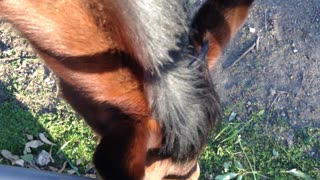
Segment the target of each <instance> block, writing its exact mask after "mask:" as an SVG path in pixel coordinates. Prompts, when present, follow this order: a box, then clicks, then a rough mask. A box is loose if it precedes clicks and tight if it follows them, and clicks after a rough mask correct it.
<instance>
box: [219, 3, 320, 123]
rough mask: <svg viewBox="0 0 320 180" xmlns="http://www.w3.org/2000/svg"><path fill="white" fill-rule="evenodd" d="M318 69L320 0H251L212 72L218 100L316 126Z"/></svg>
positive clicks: (318, 116)
mask: <svg viewBox="0 0 320 180" xmlns="http://www.w3.org/2000/svg"><path fill="white" fill-rule="evenodd" d="M246 51H248V53H247V54H246ZM242 55H243V57H242V58H240V57H241V56H242ZM319 69H320V0H304V1H300V0H256V1H255V3H254V6H253V7H252V10H251V13H250V16H249V19H248V21H247V22H246V24H245V25H244V28H243V29H242V30H241V32H240V33H239V34H238V35H237V37H236V38H235V39H233V42H232V43H231V44H230V45H229V47H228V48H227V49H226V50H225V53H224V56H223V57H222V59H221V61H220V62H219V64H218V65H217V66H216V69H215V71H214V72H213V75H214V79H215V82H216V86H217V91H218V93H219V94H220V97H221V100H222V102H223V103H224V105H226V106H228V105H232V104H233V103H239V102H242V103H243V104H245V106H246V107H247V111H248V112H247V113H248V114H249V113H250V111H252V110H254V109H255V108H264V109H265V110H267V111H270V112H271V111H272V113H271V114H272V116H271V117H270V120H276V119H277V116H281V117H282V118H285V119H287V120H288V121H290V124H292V126H293V127H297V128H299V127H303V126H313V127H316V128H319V127H320V103H319V98H320V71H319Z"/></svg>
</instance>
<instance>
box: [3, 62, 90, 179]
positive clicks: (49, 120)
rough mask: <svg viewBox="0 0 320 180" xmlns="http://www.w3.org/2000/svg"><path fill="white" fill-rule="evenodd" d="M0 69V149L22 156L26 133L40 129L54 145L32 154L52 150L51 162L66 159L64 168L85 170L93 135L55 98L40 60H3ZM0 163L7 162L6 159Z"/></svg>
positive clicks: (50, 79) (40, 148)
mask: <svg viewBox="0 0 320 180" xmlns="http://www.w3.org/2000/svg"><path fill="white" fill-rule="evenodd" d="M0 69H1V70H2V72H0V75H1V77H0V129H1V130H0V137H1V138H0V150H2V149H7V150H9V151H11V152H12V153H13V154H15V155H18V156H22V155H23V150H24V146H25V144H26V143H27V142H28V139H27V136H26V135H27V134H29V135H33V136H34V138H35V139H39V137H38V135H39V133H45V134H46V136H47V137H48V139H49V140H50V141H51V142H53V143H55V144H56V146H53V147H51V146H50V145H44V146H41V147H39V148H37V149H32V154H33V155H37V154H38V153H39V152H40V151H41V150H46V151H47V152H49V151H52V156H53V159H54V160H55V162H54V163H53V164H51V165H53V166H55V167H61V166H62V164H63V162H65V161H68V162H69V163H68V167H67V169H70V168H73V169H74V170H79V173H84V170H85V168H86V166H87V165H90V164H91V161H92V155H93V152H94V148H95V144H96V141H95V139H94V135H93V133H92V132H91V130H90V129H89V127H88V126H87V125H86V124H85V123H84V120H82V119H81V118H80V117H79V116H77V115H76V114H75V112H74V111H73V110H72V109H71V108H70V106H69V105H67V103H65V102H64V101H63V100H62V99H60V98H57V89H56V85H55V82H54V78H53V77H51V76H50V74H49V76H48V74H47V72H48V71H47V70H46V69H45V68H44V67H43V66H42V63H41V61H40V60H39V59H19V58H17V59H13V60H9V61H5V62H3V61H2V63H1V64H0ZM0 158H1V155H0ZM79 159H81V163H80V164H79V165H77V166H76V162H77V160H79ZM1 163H3V164H10V162H9V161H7V160H2V162H1ZM70 166H71V167H70Z"/></svg>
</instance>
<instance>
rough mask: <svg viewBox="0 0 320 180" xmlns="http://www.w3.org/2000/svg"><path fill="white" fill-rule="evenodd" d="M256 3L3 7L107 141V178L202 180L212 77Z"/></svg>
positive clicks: (205, 0) (106, 1) (150, 0)
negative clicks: (201, 156) (214, 67)
mask: <svg viewBox="0 0 320 180" xmlns="http://www.w3.org/2000/svg"><path fill="white" fill-rule="evenodd" d="M252 2H253V0H171V1H165V0H130V1H129V0H0V16H2V17H4V18H5V19H7V20H8V21H9V22H11V23H12V24H14V25H15V27H16V28H17V29H18V30H19V31H20V32H21V33H22V35H23V36H25V37H26V38H27V39H29V41H30V43H31V44H32V45H33V47H34V49H35V51H36V52H37V53H38V55H39V56H40V57H41V58H42V59H43V60H44V61H45V63H46V64H47V65H48V67H49V68H50V69H51V70H52V71H53V72H55V74H56V75H57V76H58V77H59V80H60V86H61V90H62V94H63V96H64V98H65V99H66V100H67V101H68V102H69V103H70V104H71V105H72V107H73V108H74V109H75V110H76V111H77V112H78V113H79V114H80V115H82V116H83V117H84V119H85V120H86V122H87V124H88V125H89V126H90V127H91V128H92V129H93V131H94V132H95V133H96V134H97V135H98V136H99V138H100V140H99V145H98V146H97V148H96V152H95V154H94V164H95V166H96V169H97V171H98V173H99V175H100V177H101V178H102V179H117V180H118V179H133V180H138V179H152V180H155V179H197V178H198V177H199V171H200V170H199V166H198V164H197V160H198V157H199V155H200V153H201V151H202V150H203V147H204V146H205V145H206V140H207V138H208V134H209V133H210V131H211V130H212V129H213V128H214V126H215V123H216V120H217V118H218V116H219V113H220V105H219V100H218V97H217V95H216V93H215V91H214V87H213V82H212V80H211V78H210V74H209V71H208V70H209V69H210V68H212V67H213V66H214V64H215V62H216V60H217V59H218V58H219V56H220V55H221V52H222V48H223V47H224V46H225V45H226V43H227V42H228V41H229V40H230V39H231V37H232V36H233V35H234V34H235V33H236V31H237V29H238V28H239V26H241V24H242V23H243V21H244V19H245V18H246V16H247V13H248V9H249V7H250V6H251V4H252Z"/></svg>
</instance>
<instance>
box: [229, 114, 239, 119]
mask: <svg viewBox="0 0 320 180" xmlns="http://www.w3.org/2000/svg"><path fill="white" fill-rule="evenodd" d="M237 115H238V114H237V113H235V112H232V113H231V115H230V116H229V121H233V120H235V119H236V117H237Z"/></svg>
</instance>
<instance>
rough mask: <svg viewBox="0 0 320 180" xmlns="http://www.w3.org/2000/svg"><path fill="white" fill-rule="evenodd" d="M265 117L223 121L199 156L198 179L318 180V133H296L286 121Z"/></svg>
mask: <svg viewBox="0 0 320 180" xmlns="http://www.w3.org/2000/svg"><path fill="white" fill-rule="evenodd" d="M240 109H241V108H240ZM229 112H230V111H228V109H227V110H226V113H227V115H229ZM266 114H267V113H265V112H264V111H260V112H254V113H252V115H251V116H250V117H248V118H247V119H242V120H233V121H231V122H229V120H228V118H224V120H223V121H222V123H221V128H220V129H221V130H220V131H219V132H217V133H214V134H212V137H211V141H210V144H209V146H208V147H207V148H206V149H205V152H204V153H203V155H202V156H201V161H200V164H201V170H202V175H201V179H210V178H211V179H299V178H300V179H319V178H320V161H319V158H320V157H319V149H320V140H319V137H320V130H319V129H315V128H311V127H304V128H302V129H299V130H297V129H294V128H292V127H291V126H290V124H289V122H288V121H287V120H286V119H276V120H273V121H272V123H269V122H267V121H266V120H267V119H268V118H267V117H268V116H267V115H266ZM315 151H316V152H315ZM315 154H317V155H318V157H317V158H318V159H316V157H314V156H315Z"/></svg>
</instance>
